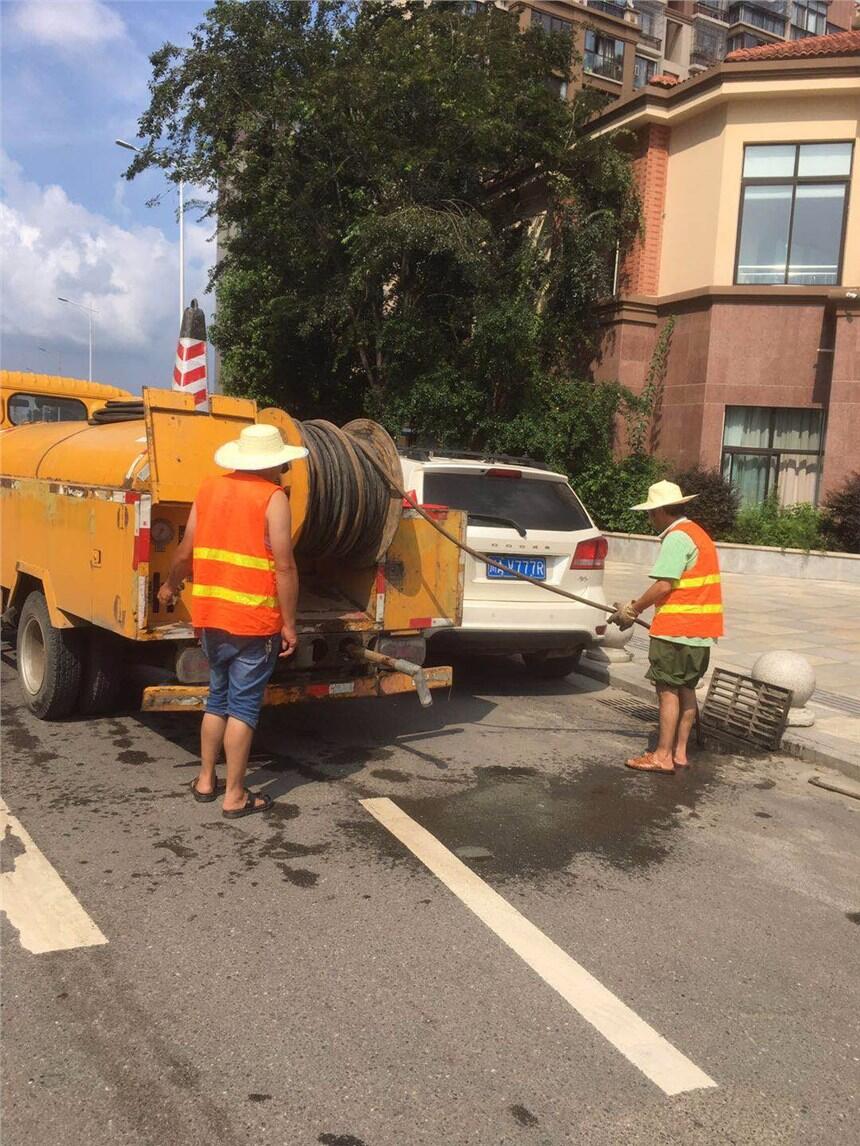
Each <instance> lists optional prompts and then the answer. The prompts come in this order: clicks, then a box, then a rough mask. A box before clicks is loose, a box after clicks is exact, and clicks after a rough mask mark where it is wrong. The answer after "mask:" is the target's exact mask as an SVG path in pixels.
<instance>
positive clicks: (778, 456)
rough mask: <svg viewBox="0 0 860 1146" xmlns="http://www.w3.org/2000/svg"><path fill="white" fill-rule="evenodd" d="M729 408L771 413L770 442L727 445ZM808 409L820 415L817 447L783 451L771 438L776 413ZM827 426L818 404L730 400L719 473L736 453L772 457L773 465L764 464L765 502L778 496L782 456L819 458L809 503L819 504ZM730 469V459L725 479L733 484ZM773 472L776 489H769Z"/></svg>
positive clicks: (774, 427)
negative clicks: (752, 403) (753, 403)
mask: <svg viewBox="0 0 860 1146" xmlns="http://www.w3.org/2000/svg"><path fill="white" fill-rule="evenodd" d="M729 410H767V411H768V413H769V415H770V416H769V420H768V441H769V443H770V445H768V446H727V445H726V422H727V421H728V415H729ZM811 412H815V413H817V414H818V417H819V429H818V449H817V450H799V449H798V450H795V449H792V450H786V449H781V448H779V447H776V446H774V444H773V439H774V435H775V433H776V418H777V415H778V414H786V413H792V414H809V413H811ZM826 429H827V420H826V418H825V411H824V408H823V407H820V406H745V405H735V404H734V403H731V402H729V403H728V404H727V405H725V406H724V407H723V433H722V439H723V440H722V443H721V445H720V473H722V474H725V465H726V458H727V457H729V458H733V456H734V455H735V454H754V455H757V456H758V457H766V458H768V459H769V460H770V461H771V462H773V461H774V460H775V462H776V465H775V467H774V466H773V465H772V464H771V465H768V467H767V475H766V478H765V488H764V498H763V500H764V501H767V499H768V498H769V497H770V496H771V495H772V494H774V493H775V494H776V495H777V496H779V469H780V465H781V464H782V455H783V454H794V455H802V456H803V457H806V458H818V463H819V464H818V473H817V475H816V478H815V500H814V501H813V503H812V504H813V505H818V490H819V487H820V485H821V472H822V469H823V464H824V439H825V432H826ZM733 468H734V462H733V461H732V462H731V464H730V466H729V476H728V479H727V480H728V482H729V484H732V470H733ZM772 472H774V473H775V478H776V488H775V489H771V488H770V479H771V473H772ZM759 504H760V503H759Z"/></svg>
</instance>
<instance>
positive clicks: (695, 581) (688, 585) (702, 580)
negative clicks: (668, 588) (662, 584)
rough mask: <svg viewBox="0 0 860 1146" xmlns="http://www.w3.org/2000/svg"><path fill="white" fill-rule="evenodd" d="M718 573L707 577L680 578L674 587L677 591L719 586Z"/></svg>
mask: <svg viewBox="0 0 860 1146" xmlns="http://www.w3.org/2000/svg"><path fill="white" fill-rule="evenodd" d="M719 583H720V575H719V573H709V574H708V576H707V577H682V578H681V580H680V581H676V582H675V585H676V586H677V588H679V589H701V587H702V586H703V585H719Z"/></svg>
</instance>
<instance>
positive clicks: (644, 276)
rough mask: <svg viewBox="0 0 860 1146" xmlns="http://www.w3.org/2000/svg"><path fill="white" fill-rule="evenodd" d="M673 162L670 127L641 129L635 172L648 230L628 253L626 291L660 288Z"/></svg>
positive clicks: (624, 275) (642, 292) (649, 292)
mask: <svg viewBox="0 0 860 1146" xmlns="http://www.w3.org/2000/svg"><path fill="white" fill-rule="evenodd" d="M668 165H669V128H668V127H666V126H665V125H664V124H657V123H652V124H649V125H648V126H647V127H644V128H643V129H642V130H641V132H640V133H639V137H638V141H637V149H636V153H635V155H634V157H633V174H634V177H635V179H636V183H637V186H638V187H639V194H640V196H641V200H642V225H643V230H644V234H643V236H642V238H641V240H638V241H637V242H636V243H635V244H634V246H633V247H632V249H631V250H630V252H629V253H628V254H627V256H626V257H625V259H624V261H623V263H622V266H621V270H620V275H619V280H620V281H619V285H620V287H621V289H622V291H623V292H624V293H625V294H634V295H656V294H657V293H658V291H659V289H660V247H661V245H662V241H663V209H664V206H665V201H666V174H667V169H668Z"/></svg>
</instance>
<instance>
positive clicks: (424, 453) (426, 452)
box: [399, 446, 552, 472]
mask: <svg viewBox="0 0 860 1146" xmlns="http://www.w3.org/2000/svg"><path fill="white" fill-rule="evenodd" d="M399 453H400V454H401V455H402V456H403V457H404V458H411V459H412V460H413V461H415V462H429V461H432V459H433V458H455V459H462V460H463V461H468V462H489V463H490V464H491V465H492V464H495V463H501V464H502V465H506V466H529V467H531V468H532V469H536V470H546V471H547V472H552V470H551V467H550V466H548V465H547V464H546V463H545V462H538V461H535V459H534V458H529V457H515V456H514V455H513V454H497V453H493V452H491V451H485V450H457V449H452V450H449V449H443V448H442V447H441V446H437V447H435V448H428V447H424V446H408V447H406V448H401V449H400V450H399Z"/></svg>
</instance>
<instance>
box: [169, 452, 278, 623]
mask: <svg viewBox="0 0 860 1146" xmlns="http://www.w3.org/2000/svg"><path fill="white" fill-rule="evenodd" d="M280 489H281V487H280V486H278V485H275V483H274V482H270V481H268V480H267V479H266V478H263V477H260V476H259V475H258V474H250V473H241V472H236V473H231V474H223V475H221V476H219V477H214V478H208V479H207V480H206V481H205V482H204V483H203V485H202V486H201V487H200V492H199V493H198V494H197V501H196V503H195V504H196V505H197V526H196V528H195V531H194V573H193V578H194V584H193V586H192V589H191V621H192V624H193V625H194V627H195V629H223V630H224V631H225V632H227V633H231V634H232V635H233V636H236V637H271V636H273V635H274V634H275V633H277V632H279V631H280V628H281V625H282V624H283V621H282V620H281V610H280V607H279V605H278V589H277V582H276V580H275V562H274V559H273V558H272V554H271V551H270V550H269V548H268V546H267V544H266V510H267V509H268V506H269V502H270V501H271V500H272V497H273V496H274V495H275V494H276V493H278V492H280Z"/></svg>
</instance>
